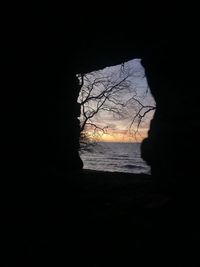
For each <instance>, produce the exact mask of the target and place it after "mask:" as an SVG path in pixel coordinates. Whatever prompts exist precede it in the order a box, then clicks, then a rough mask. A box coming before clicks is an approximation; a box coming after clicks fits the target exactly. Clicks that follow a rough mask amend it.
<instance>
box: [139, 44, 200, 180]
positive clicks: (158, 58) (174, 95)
mask: <svg viewBox="0 0 200 267" xmlns="http://www.w3.org/2000/svg"><path fill="white" fill-rule="evenodd" d="M191 44H192V49H191V50H189V48H191ZM191 44H190V46H188V45H186V43H184V42H180V41H179V42H175V41H174V42H172V41H171V42H169V41H168V42H158V43H157V44H156V45H154V46H151V47H149V48H148V49H146V52H145V54H144V57H143V60H142V64H143V66H144V67H145V70H146V76H147V80H148V83H149V86H150V89H151V92H152V94H153V96H154V98H155V100H156V105H157V109H156V112H155V115H154V118H153V120H152V121H151V125H150V130H149V133H148V138H147V139H145V140H144V141H143V143H142V157H143V158H144V159H145V160H146V161H147V163H148V164H149V165H150V166H151V169H152V174H153V175H156V176H159V175H161V176H164V175H165V176H167V177H168V178H169V179H174V176H176V177H183V176H185V177H189V176H192V177H195V176H196V175H198V172H199V170H198V153H199V149H200V146H199V139H198V132H199V129H200V123H199V115H200V108H199V103H198V101H199V97H198V94H199V89H198V88H199V78H198V76H199V74H198V68H197V66H196V62H197V61H198V58H199V55H198V47H197V44H196V46H195V43H191ZM186 51H187V52H186Z"/></svg>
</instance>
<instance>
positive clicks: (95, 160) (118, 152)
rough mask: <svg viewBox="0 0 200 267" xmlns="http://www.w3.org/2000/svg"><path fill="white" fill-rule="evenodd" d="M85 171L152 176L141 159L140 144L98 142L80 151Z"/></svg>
mask: <svg viewBox="0 0 200 267" xmlns="http://www.w3.org/2000/svg"><path fill="white" fill-rule="evenodd" d="M80 157H81V159H82V161H83V164H84V169H90V170H98V171H109V172H126V173H136V174H139V173H145V174H150V167H149V166H148V165H147V164H146V163H145V161H144V160H143V159H142V158H141V152H140V143H116V142H114V143H111V142H97V143H95V144H92V145H90V146H88V147H87V148H86V149H84V150H81V151H80Z"/></svg>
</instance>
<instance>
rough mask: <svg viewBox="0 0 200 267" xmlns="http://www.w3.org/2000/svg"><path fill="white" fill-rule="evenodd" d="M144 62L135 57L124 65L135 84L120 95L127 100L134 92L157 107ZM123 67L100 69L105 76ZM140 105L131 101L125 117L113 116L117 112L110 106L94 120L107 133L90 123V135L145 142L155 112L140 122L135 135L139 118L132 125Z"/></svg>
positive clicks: (148, 103) (105, 138)
mask: <svg viewBox="0 0 200 267" xmlns="http://www.w3.org/2000/svg"><path fill="white" fill-rule="evenodd" d="M140 61H141V60H140V59H134V60H131V61H129V62H126V63H125V64H124V68H126V69H128V70H129V72H130V73H131V75H130V78H129V81H130V84H131V86H130V89H129V91H127V90H122V91H121V92H120V93H119V94H118V96H117V97H118V98H119V99H120V100H127V99H129V98H130V97H131V96H132V95H134V96H135V98H136V99H138V100H139V101H140V102H141V103H142V104H143V105H151V106H155V101H154V99H153V97H152V95H151V94H150V92H149V90H148V84H147V81H146V78H145V72H144V68H143V67H142V65H141V63H140ZM120 68H121V65H118V66H114V67H107V68H105V69H104V70H101V71H100V72H101V75H102V77H107V76H109V75H110V73H114V72H115V73H117V72H118V73H119V70H120ZM93 75H96V74H93ZM82 89H83V88H82ZM97 90H98V88H97ZM79 102H80V101H79ZM139 107H140V106H139ZM139 107H138V105H137V103H136V102H135V104H134V103H131V105H130V106H128V107H127V108H126V116H124V117H123V118H121V117H120V118H118V117H116V116H113V113H112V112H109V109H108V110H106V111H104V110H103V111H101V112H99V113H98V114H97V115H96V116H94V118H92V121H91V122H92V123H94V124H95V125H97V126H98V127H100V128H104V127H106V129H105V133H103V132H102V131H100V130H98V129H96V131H95V133H94V131H93V130H92V127H91V126H90V125H88V126H87V128H86V131H87V133H88V134H89V136H91V137H92V138H94V139H97V141H103V142H141V141H142V140H143V139H144V138H145V137H146V136H147V131H148V129H149V123H150V120H151V119H152V117H153V114H154V111H150V112H149V113H148V114H147V116H145V118H144V119H143V120H142V122H141V124H140V127H139V130H138V132H137V134H135V130H136V129H137V120H136V121H135V123H134V124H133V127H132V128H131V131H130V128H129V127H130V124H131V122H132V120H133V117H134V116H135V114H136V113H137V111H138V108H139ZM144 111H145V110H144Z"/></svg>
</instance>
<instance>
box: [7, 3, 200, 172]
mask: <svg viewBox="0 0 200 267" xmlns="http://www.w3.org/2000/svg"><path fill="white" fill-rule="evenodd" d="M96 5H97V6H98V8H96ZM182 6H183V5H182ZM194 9H195V8H194ZM32 10H33V14H32V17H31V26H30V27H29V26H28V28H27V31H26V30H25V31H24V32H23V33H22V36H21V35H20V33H19V31H18V29H19V28H20V27H18V26H15V23H14V22H11V30H12V31H10V30H7V31H6V33H7V35H8V36H10V35H11V36H12V34H13V33H14V34H13V36H14V37H13V40H12V42H11V41H8V42H7V44H6V45H7V48H8V49H9V53H8V54H9V55H11V54H12V52H13V51H14V52H16V51H17V57H16V59H15V58H14V56H10V58H9V57H7V65H9V64H11V63H12V62H14V61H15V63H13V65H12V64H11V66H12V67H11V68H12V69H14V71H12V72H9V74H7V75H8V76H6V77H7V81H8V82H7V85H8V90H7V92H6V93H5V94H6V97H8V99H9V107H10V108H9V109H7V113H6V117H5V120H6V123H5V124H6V127H5V129H6V134H5V135H6V136H7V138H5V142H4V143H3V147H4V148H5V150H7V149H6V148H7V147H8V146H9V147H10V149H9V151H10V152H5V153H4V158H9V164H10V162H12V165H13V166H14V167H13V168H14V169H15V168H17V169H19V171H22V169H23V171H24V172H25V173H26V172H27V171H28V170H30V168H31V169H32V170H33V171H34V172H36V173H38V174H39V173H41V174H45V175H46V174H49V173H51V174H53V173H59V172H63V171H69V170H71V169H72V170H81V168H82V162H81V160H80V158H79V156H78V147H79V143H78V138H79V121H78V119H77V117H78V115H79V106H78V104H77V97H78V93H79V90H80V86H79V85H78V80H77V78H76V74H77V73H86V72H90V71H93V70H98V69H101V68H103V67H106V66H111V65H116V64H119V63H122V62H125V61H128V60H130V59H133V58H142V64H143V66H144V67H145V71H146V75H147V79H148V82H149V85H150V89H151V91H152V94H153V96H154V97H155V100H156V103H157V110H156V113H155V116H154V118H153V120H152V122H151V127H150V130H149V137H148V138H147V139H146V140H145V141H144V142H143V144H142V156H143V158H144V159H145V160H146V161H147V163H148V164H150V165H151V167H152V173H153V174H155V175H159V174H160V173H163V172H164V173H165V174H169V175H172V174H176V175H180V176H182V175H185V174H188V173H190V172H191V171H192V172H193V173H194V175H195V174H196V173H197V167H198V156H195V154H194V153H195V152H197V153H198V151H199V141H198V129H199V113H200V108H199V103H198V99H199V98H198V94H199V80H198V64H197V63H198V62H199V47H198V41H197V39H198V38H197V33H196V32H195V31H197V27H196V26H197V22H196V19H197V18H198V17H197V16H196V15H195V13H194V14H193V13H191V14H192V18H191V17H190V19H189V12H190V10H189V9H188V7H187V6H186V9H185V10H187V13H184V12H183V11H182V9H180V7H178V8H177V7H175V6H174V5H173V6H170V5H168V6H167V5H166V4H165V5H163V4H160V5H159V6H158V5H157V6H156V9H155V8H154V7H153V6H151V5H150V4H148V6H147V4H145V5H142V4H141V5H140V6H138V5H136V4H135V2H134V3H133V2H130V3H124V4H123V5H122V4H120V3H115V5H110V6H108V4H106V3H104V2H101V3H99V2H97V3H96V4H95V5H93V4H91V3H88V4H87V2H82V3H78V4H76V5H73V4H71V3H70V5H69V6H65V7H61V6H59V7H58V6H56V5H51V4H48V5H42V4H41V5H40V7H39V8H38V7H33V8H32ZM191 12H193V11H191ZM186 14H187V16H186ZM21 25H22V26H24V25H26V20H23V21H22V22H21ZM9 29H10V28H9ZM25 29H26V27H25ZM27 33H28V34H29V37H30V45H29V44H28V45H27V40H26V36H27ZM21 37H23V38H21ZM24 39H25V41H24V42H22V43H23V45H22V44H21V43H20V44H18V43H17V41H16V40H20V41H22V40H24ZM8 40H9V39H8ZM13 55H14V53H13ZM22 58H23V60H24V61H23V65H24V66H23V68H21V69H20V67H21V65H22V63H21V65H20V64H19V62H20V61H22ZM9 67H10V65H9ZM5 68H6V67H5ZM22 72H23V73H24V74H22ZM11 73H12V74H11ZM26 74H27V75H26ZM22 76H23V77H22ZM11 77H12V78H11ZM23 83H25V88H26V89H25V91H23V92H22V91H20V90H18V89H16V90H12V96H13V97H12V98H10V97H9V90H10V89H9V88H11V87H12V88H15V87H16V88H19V87H21V84H23ZM5 91H6V90H5ZM8 121H12V123H8ZM13 133H14V134H13ZM185 141H186V142H185ZM19 152H20V153H19ZM22 166H23V167H22ZM24 166H25V167H24ZM191 166H192V167H191ZM20 168H21V169H20Z"/></svg>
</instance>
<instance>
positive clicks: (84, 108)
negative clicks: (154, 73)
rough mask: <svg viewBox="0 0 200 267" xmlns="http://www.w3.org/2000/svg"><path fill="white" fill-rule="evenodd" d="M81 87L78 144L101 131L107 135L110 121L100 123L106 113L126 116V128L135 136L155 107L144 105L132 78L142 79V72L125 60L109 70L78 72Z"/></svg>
mask: <svg viewBox="0 0 200 267" xmlns="http://www.w3.org/2000/svg"><path fill="white" fill-rule="evenodd" d="M78 77H79V80H80V84H81V86H82V89H81V92H80V95H79V103H80V105H81V117H80V121H81V145H83V146H84V143H88V140H93V141H94V140H96V139H98V137H99V136H101V134H109V131H108V129H110V128H112V123H111V124H109V125H108V124H105V123H102V119H101V118H102V117H103V116H104V117H105V116H106V115H108V114H109V116H112V119H113V120H127V119H129V126H128V127H127V131H129V133H130V134H134V135H135V136H136V135H137V134H139V127H140V124H141V122H142V121H143V119H144V118H145V117H146V115H147V114H148V113H149V112H151V111H153V110H154V109H155V105H154V104H151V105H150V104H148V103H146V102H145V101H144V103H143V100H145V95H147V94H148V86H147V84H146V85H145V86H147V88H145V91H144V90H143V91H144V94H143V96H141V95H138V86H137V84H136V83H135V82H134V78H136V77H140V78H141V79H144V78H145V75H144V72H143V71H141V70H140V71H134V70H132V69H131V68H130V66H129V65H128V64H127V63H125V64H122V65H121V66H119V67H118V68H112V70H108V69H107V70H100V71H95V72H92V73H89V74H85V75H79V76H78Z"/></svg>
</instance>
